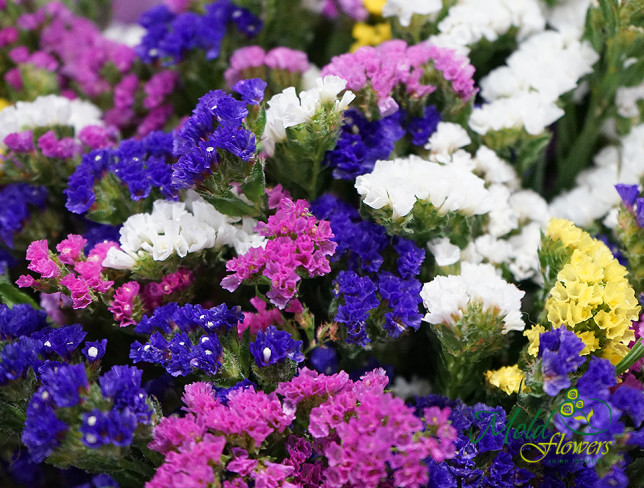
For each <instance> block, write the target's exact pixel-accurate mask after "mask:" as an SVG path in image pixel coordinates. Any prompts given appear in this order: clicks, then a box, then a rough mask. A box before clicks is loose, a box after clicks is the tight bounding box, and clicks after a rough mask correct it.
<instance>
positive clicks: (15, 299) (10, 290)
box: [0, 277, 40, 309]
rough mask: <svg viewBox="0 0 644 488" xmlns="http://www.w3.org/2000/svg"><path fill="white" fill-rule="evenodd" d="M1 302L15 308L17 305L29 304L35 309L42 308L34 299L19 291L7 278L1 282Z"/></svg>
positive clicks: (3, 278)
mask: <svg viewBox="0 0 644 488" xmlns="http://www.w3.org/2000/svg"><path fill="white" fill-rule="evenodd" d="M0 301H2V303H4V304H5V305H8V306H9V307H13V306H14V305H15V304H16V303H28V304H29V305H31V306H32V307H33V308H36V309H38V308H40V307H39V306H38V304H37V303H36V302H35V301H34V299H33V298H31V297H30V296H29V295H27V294H26V293H23V292H21V291H20V290H18V288H16V287H15V286H13V285H12V284H11V283H9V282H8V281H7V279H6V278H5V277H2V281H0Z"/></svg>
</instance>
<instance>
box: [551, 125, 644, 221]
mask: <svg viewBox="0 0 644 488" xmlns="http://www.w3.org/2000/svg"><path fill="white" fill-rule="evenodd" d="M593 163H594V164H593V166H591V167H590V168H587V169H586V170H584V171H582V172H581V173H579V175H578V176H577V179H576V180H575V183H576V186H575V187H574V188H573V189H572V190H570V191H568V192H565V193H562V194H561V195H559V196H557V197H556V198H555V199H554V200H553V201H552V202H551V204H550V211H551V213H552V215H553V217H560V218H565V219H568V220H571V221H572V222H574V223H575V224H576V225H578V226H581V227H586V226H589V225H590V224H592V223H593V222H595V221H597V220H605V223H606V224H610V225H612V224H614V223H615V220H614V218H609V219H607V220H606V217H607V216H608V215H609V214H610V213H611V211H612V210H613V209H615V208H617V207H619V205H620V203H621V198H620V197H619V194H618V193H617V190H615V185H616V184H618V183H625V184H636V183H639V182H640V180H641V179H642V177H644V124H640V125H638V126H635V127H633V128H632V129H631V131H630V132H629V133H628V134H627V135H626V136H624V137H623V138H622V139H621V141H620V142H619V144H618V145H615V146H607V147H605V148H603V149H602V150H600V151H599V152H598V153H597V155H596V156H595V158H594V159H593Z"/></svg>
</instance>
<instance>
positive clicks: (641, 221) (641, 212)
mask: <svg viewBox="0 0 644 488" xmlns="http://www.w3.org/2000/svg"><path fill="white" fill-rule="evenodd" d="M635 204H636V206H637V210H636V211H635V220H636V221H637V225H638V226H640V227H644V198H638V199H637V200H636V201H635Z"/></svg>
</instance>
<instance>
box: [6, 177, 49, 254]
mask: <svg viewBox="0 0 644 488" xmlns="http://www.w3.org/2000/svg"><path fill="white" fill-rule="evenodd" d="M46 203H47V189H46V188H45V187H44V186H33V185H29V184H26V183H13V184H9V185H7V186H5V187H4V188H2V190H0V239H2V242H3V243H4V244H5V245H6V246H8V247H10V248H13V246H14V236H15V235H16V234H17V233H19V232H20V231H21V230H22V229H23V228H24V226H25V224H26V223H27V221H28V220H29V219H30V218H31V213H32V212H38V211H39V210H40V211H42V210H43V209H44V208H45V205H46Z"/></svg>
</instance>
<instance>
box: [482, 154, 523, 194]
mask: <svg viewBox="0 0 644 488" xmlns="http://www.w3.org/2000/svg"><path fill="white" fill-rule="evenodd" d="M473 161H474V170H475V171H476V172H477V173H480V174H481V176H482V177H483V179H484V180H485V181H486V182H487V183H503V184H505V185H506V186H507V187H509V188H511V189H514V188H518V187H519V186H520V184H521V183H520V180H519V176H518V175H517V172H516V170H515V169H514V167H513V166H512V165H511V164H510V163H508V162H507V161H505V160H503V159H501V158H500V157H499V156H498V155H497V154H496V153H495V152H494V151H492V149H490V148H489V147H487V146H480V147H479V148H478V149H477V151H476V155H475V156H474V159H473Z"/></svg>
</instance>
